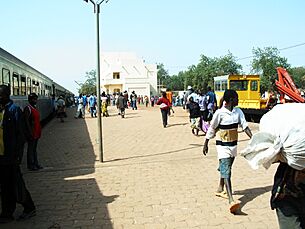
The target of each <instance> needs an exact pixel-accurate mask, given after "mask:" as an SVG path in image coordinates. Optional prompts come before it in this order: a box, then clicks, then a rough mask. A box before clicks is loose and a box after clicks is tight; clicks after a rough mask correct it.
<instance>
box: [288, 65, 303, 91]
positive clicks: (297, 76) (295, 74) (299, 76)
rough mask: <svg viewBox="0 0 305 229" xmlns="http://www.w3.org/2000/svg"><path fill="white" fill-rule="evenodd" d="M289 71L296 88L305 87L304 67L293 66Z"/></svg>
mask: <svg viewBox="0 0 305 229" xmlns="http://www.w3.org/2000/svg"><path fill="white" fill-rule="evenodd" d="M289 72H290V73H291V77H292V78H293V81H294V83H295V85H296V86H297V88H301V89H305V68H304V67H294V68H291V69H290V71H289Z"/></svg>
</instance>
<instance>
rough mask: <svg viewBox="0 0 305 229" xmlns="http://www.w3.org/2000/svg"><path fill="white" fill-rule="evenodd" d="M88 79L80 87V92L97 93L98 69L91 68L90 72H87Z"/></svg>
mask: <svg viewBox="0 0 305 229" xmlns="http://www.w3.org/2000/svg"><path fill="white" fill-rule="evenodd" d="M85 78H86V81H85V82H84V83H82V84H81V87H80V89H79V90H78V92H79V93H83V94H86V95H88V94H92V93H94V94H96V71H95V70H91V71H90V72H86V76H85Z"/></svg>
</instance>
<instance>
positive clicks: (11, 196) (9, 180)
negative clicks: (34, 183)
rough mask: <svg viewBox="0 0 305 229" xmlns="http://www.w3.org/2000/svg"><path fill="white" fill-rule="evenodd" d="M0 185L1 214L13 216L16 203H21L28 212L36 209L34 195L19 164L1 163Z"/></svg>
mask: <svg viewBox="0 0 305 229" xmlns="http://www.w3.org/2000/svg"><path fill="white" fill-rule="evenodd" d="M0 185H1V208H2V212H1V216H3V217H11V216H13V213H14V211H15V209H16V203H20V204H21V205H22V206H23V208H24V212H26V213H27V212H30V211H32V210H34V209H35V205H34V202H33V200H32V197H31V195H30V193H29V191H28V190H27V189H26V187H25V183H24V181H23V177H22V174H21V171H20V167H19V165H0Z"/></svg>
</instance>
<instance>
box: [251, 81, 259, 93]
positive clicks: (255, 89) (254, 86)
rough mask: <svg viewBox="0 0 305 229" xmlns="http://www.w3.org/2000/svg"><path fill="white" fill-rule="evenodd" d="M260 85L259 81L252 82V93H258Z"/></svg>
mask: <svg viewBox="0 0 305 229" xmlns="http://www.w3.org/2000/svg"><path fill="white" fill-rule="evenodd" d="M257 85H258V83H257V80H251V91H257V89H258V86H257Z"/></svg>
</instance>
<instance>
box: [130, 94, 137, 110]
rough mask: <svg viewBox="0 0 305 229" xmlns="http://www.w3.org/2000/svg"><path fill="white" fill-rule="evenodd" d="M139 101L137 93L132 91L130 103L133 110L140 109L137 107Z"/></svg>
mask: <svg viewBox="0 0 305 229" xmlns="http://www.w3.org/2000/svg"><path fill="white" fill-rule="evenodd" d="M137 99H138V96H137V94H136V93H135V91H132V92H131V95H130V101H131V107H132V109H133V110H137V109H138V107H137Z"/></svg>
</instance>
